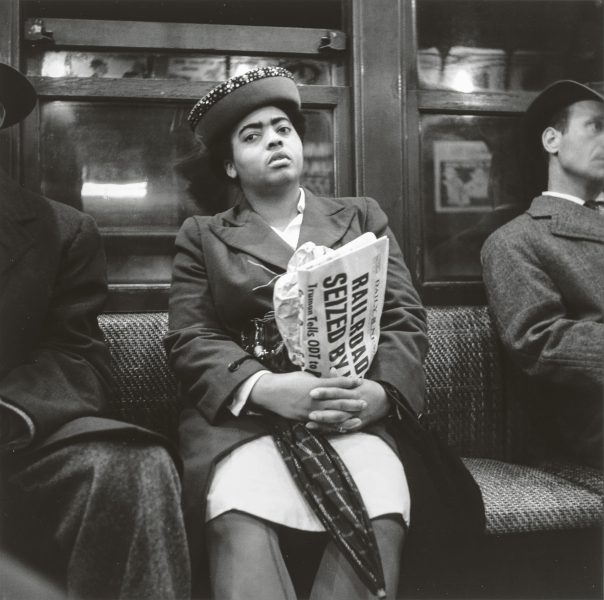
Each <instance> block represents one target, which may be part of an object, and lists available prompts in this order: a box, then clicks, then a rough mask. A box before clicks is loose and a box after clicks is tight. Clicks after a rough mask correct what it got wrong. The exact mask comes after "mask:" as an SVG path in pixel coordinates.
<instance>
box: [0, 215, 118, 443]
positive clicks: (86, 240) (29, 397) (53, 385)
mask: <svg viewBox="0 0 604 600" xmlns="http://www.w3.org/2000/svg"><path fill="white" fill-rule="evenodd" d="M105 269H106V264H105V255H104V252H103V248H102V242H101V237H100V234H99V232H98V229H97V228H96V225H95V223H94V221H93V219H92V218H90V217H88V216H85V215H81V220H80V223H79V227H78V228H77V229H76V232H75V235H74V236H73V237H72V239H69V240H66V241H65V246H64V248H63V253H62V258H61V261H60V264H59V268H58V272H57V275H56V280H55V285H54V288H53V291H52V295H51V299H50V306H49V308H48V314H47V315H46V319H45V321H44V322H45V325H44V328H43V330H42V331H41V332H40V337H39V342H38V344H37V346H36V347H35V348H33V349H32V351H31V353H30V355H29V357H28V360H27V361H26V362H25V363H23V364H20V365H19V366H17V367H15V368H14V369H12V370H11V371H9V372H8V374H7V375H6V376H5V377H3V378H2V380H1V381H0V398H2V399H3V401H5V402H6V403H8V404H11V405H13V406H16V407H18V408H19V409H20V410H22V411H24V412H25V413H26V414H27V415H29V417H30V418H31V420H32V422H33V424H34V428H35V439H36V440H39V439H40V438H43V437H46V435H48V434H49V433H51V432H52V431H54V430H55V429H57V428H58V427H60V426H61V425H64V424H65V423H67V422H69V421H71V420H73V419H75V418H77V417H82V416H92V415H97V414H99V413H101V412H103V411H104V409H105V407H106V406H107V404H106V402H107V398H108V395H109V394H110V393H111V391H112V390H113V384H112V377H111V371H110V360H109V353H108V351H107V348H106V345H105V343H104V340H103V336H102V333H101V331H100V329H99V326H98V323H97V316H98V314H99V312H100V311H101V309H102V307H103V304H104V302H105V300H106V297H107V282H106V273H105Z"/></svg>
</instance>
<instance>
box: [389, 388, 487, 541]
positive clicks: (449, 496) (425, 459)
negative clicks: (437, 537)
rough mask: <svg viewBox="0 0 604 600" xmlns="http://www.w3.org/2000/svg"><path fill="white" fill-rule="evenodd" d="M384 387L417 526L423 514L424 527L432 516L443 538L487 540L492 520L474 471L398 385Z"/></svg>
mask: <svg viewBox="0 0 604 600" xmlns="http://www.w3.org/2000/svg"><path fill="white" fill-rule="evenodd" d="M380 383H381V384H382V386H383V387H384V389H385V390H386V394H387V395H388V397H389V399H390V401H391V403H392V404H393V406H394V407H395V410H394V414H393V415H392V416H391V417H390V418H389V419H388V420H387V424H386V429H387V431H388V432H389V433H390V434H391V435H392V436H393V438H394V439H395V441H396V444H397V446H398V450H399V453H400V456H401V460H402V461H403V464H404V465H405V472H406V474H407V480H408V482H409V488H410V491H411V493H412V497H411V505H412V506H413V507H414V518H413V519H412V520H411V522H412V526H413V524H414V522H415V523H417V520H418V515H417V513H418V512H419V513H420V518H419V520H420V521H421V515H422V513H426V517H427V519H428V520H430V521H431V523H432V526H433V527H434V525H435V524H436V523H438V528H439V530H440V531H439V532H440V534H442V536H443V538H444V537H447V538H449V537H450V536H452V535H454V536H457V538H459V537H464V538H471V537H476V536H477V535H481V534H483V533H484V529H485V522H486V519H485V511H484V503H483V499H482V493H481V491H480V487H479V486H478V484H477V483H476V481H475V479H474V477H472V474H471V473H470V471H468V469H467V467H466V466H465V464H464V463H463V461H462V460H461V458H460V457H459V455H458V454H457V452H455V450H453V449H452V448H451V447H449V446H448V445H447V444H446V443H445V442H444V441H443V440H442V438H441V437H440V436H439V434H438V433H437V432H436V431H435V430H434V429H432V428H431V427H430V425H429V422H428V418H427V417H426V416H425V415H422V414H419V415H418V414H417V413H416V412H415V411H414V410H413V408H411V406H410V405H409V404H408V403H407V401H406V399H405V398H404V397H403V395H402V394H401V393H400V392H399V391H398V390H397V389H396V388H395V387H394V386H393V385H390V384H389V383H385V382H380ZM414 495H415V496H416V498H414V497H413V496H414ZM428 512H429V513H430V514H427V513H428Z"/></svg>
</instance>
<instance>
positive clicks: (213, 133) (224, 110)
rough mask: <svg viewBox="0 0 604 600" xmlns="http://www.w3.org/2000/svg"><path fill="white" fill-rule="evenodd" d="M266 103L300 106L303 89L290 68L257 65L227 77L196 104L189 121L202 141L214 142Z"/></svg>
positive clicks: (269, 104)
mask: <svg viewBox="0 0 604 600" xmlns="http://www.w3.org/2000/svg"><path fill="white" fill-rule="evenodd" d="M263 106H278V107H281V106H283V107H284V108H291V109H299V108H300V93H299V92H298V88H297V86H296V83H295V81H294V76H293V75H292V74H291V73H290V72H289V71H288V70H287V69H284V68H283V67H258V68H256V69H252V70H251V71H247V72H246V73H243V74H242V75H236V76H235V77H231V78H230V79H227V80H226V81H224V82H222V83H220V84H218V85H217V86H215V87H214V88H212V89H211V90H210V91H209V92H208V93H207V94H206V95H205V96H204V97H203V98H201V99H200V100H199V101H198V102H197V103H196V104H195V106H194V107H193V108H192V110H191V112H190V113H189V116H188V121H189V125H190V126H191V129H192V130H193V131H194V132H195V133H196V134H197V135H198V136H199V138H200V139H201V141H202V142H203V143H204V144H205V145H206V146H211V145H212V143H213V142H215V141H216V139H217V138H218V137H219V136H220V135H221V134H223V133H225V132H227V131H229V130H230V129H231V128H232V127H233V126H235V125H236V124H237V123H238V122H239V121H241V119H243V118H244V117H245V116H246V115H248V114H249V113H251V112H252V111H254V110H256V109H258V108H261V107H263Z"/></svg>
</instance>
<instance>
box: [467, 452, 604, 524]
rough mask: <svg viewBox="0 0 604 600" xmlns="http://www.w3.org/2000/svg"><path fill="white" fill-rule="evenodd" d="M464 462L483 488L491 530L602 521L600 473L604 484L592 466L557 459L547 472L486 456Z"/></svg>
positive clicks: (598, 522) (597, 522) (599, 522)
mask: <svg viewBox="0 0 604 600" xmlns="http://www.w3.org/2000/svg"><path fill="white" fill-rule="evenodd" d="M464 462H465V464H466V466H467V467H468V469H469V470H470V472H471V473H472V475H473V476H474V478H475V479H476V481H477V482H478V485H479V486H480V489H481V491H482V495H483V500H484V503H485V511H486V517H487V533H489V534H494V535H502V534H512V533H527V532H538V531H540V532H542V531H557V530H566V529H577V528H579V529H580V528H588V527H599V526H601V524H602V508H603V506H602V495H601V494H600V493H599V492H598V491H597V485H596V480H597V478H598V475H599V477H600V485H601V482H602V474H601V473H600V474H598V473H597V472H596V471H594V470H593V469H587V468H584V467H573V466H572V465H564V464H562V463H560V464H558V465H557V466H555V465H554V463H552V464H551V465H550V470H549V471H546V470H543V469H541V468H537V467H534V466H527V465H519V464H514V463H506V462H502V461H498V460H493V459H485V458H466V459H464ZM571 475H572V476H571ZM585 483H587V484H588V485H585ZM590 486H591V487H590Z"/></svg>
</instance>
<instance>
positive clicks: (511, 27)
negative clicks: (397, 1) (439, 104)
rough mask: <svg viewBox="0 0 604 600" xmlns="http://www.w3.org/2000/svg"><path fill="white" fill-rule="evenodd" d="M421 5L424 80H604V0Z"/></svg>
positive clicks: (478, 84) (473, 85)
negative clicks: (603, 2) (603, 42)
mask: <svg viewBox="0 0 604 600" xmlns="http://www.w3.org/2000/svg"><path fill="white" fill-rule="evenodd" d="M417 7H418V10H417V27H418V43H419V52H418V64H417V67H418V77H419V85H420V87H421V88H427V89H430V88H432V89H450V90H456V91H460V92H468V93H469V92H473V91H481V90H507V89H509V90H540V89H542V88H543V87H545V86H546V85H548V84H549V83H552V82H553V81H555V80H557V79H566V78H568V79H576V80H578V81H592V82H594V81H602V73H603V69H604V63H603V58H602V54H603V46H602V39H603V38H604V15H603V4H602V2H600V1H599V0H556V1H553V0H552V1H543V0H491V1H489V2H485V1H484V0H418V4H417ZM561 41H563V43H561Z"/></svg>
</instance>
